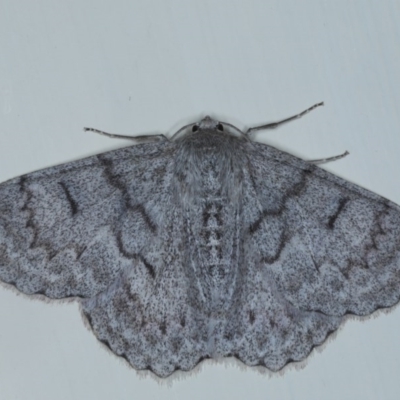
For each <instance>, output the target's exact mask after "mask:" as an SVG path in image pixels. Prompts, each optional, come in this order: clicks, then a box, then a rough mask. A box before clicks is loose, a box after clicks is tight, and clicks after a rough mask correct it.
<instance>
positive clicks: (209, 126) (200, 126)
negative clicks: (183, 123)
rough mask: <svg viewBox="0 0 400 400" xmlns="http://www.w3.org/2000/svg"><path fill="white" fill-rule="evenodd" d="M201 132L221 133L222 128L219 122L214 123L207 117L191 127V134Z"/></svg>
mask: <svg viewBox="0 0 400 400" xmlns="http://www.w3.org/2000/svg"><path fill="white" fill-rule="evenodd" d="M202 130H208V131H218V132H223V131H224V126H223V125H222V124H221V122H219V121H216V120H215V119H212V118H211V117H209V116H208V115H207V116H206V117H204V118H203V119H202V120H201V121H200V122H198V123H197V124H194V125H192V132H198V131H202Z"/></svg>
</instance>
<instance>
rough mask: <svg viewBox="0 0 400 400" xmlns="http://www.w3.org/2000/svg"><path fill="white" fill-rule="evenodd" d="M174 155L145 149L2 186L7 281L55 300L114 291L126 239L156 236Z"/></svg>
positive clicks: (1, 271) (1, 263)
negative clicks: (157, 202)
mask: <svg viewBox="0 0 400 400" xmlns="http://www.w3.org/2000/svg"><path fill="white" fill-rule="evenodd" d="M171 151H173V148H172V145H171V144H169V143H166V142H160V143H155V144H154V143H151V144H142V145H137V146H132V147H128V148H124V149H119V150H116V151H112V152H109V153H104V154H100V155H97V156H93V157H89V158H86V159H83V160H79V161H74V162H71V163H67V164H64V165H59V166H56V167H52V168H48V169H44V170H41V171H37V172H34V173H31V174H27V175H24V176H21V177H19V178H15V179H11V180H9V181H7V182H4V183H2V184H1V185H0V280H2V281H4V282H6V283H9V284H12V285H15V286H16V288H17V289H19V290H20V291H21V292H24V293H27V294H43V295H45V296H47V297H50V298H65V297H73V296H77V297H83V298H86V297H91V296H93V295H96V294H97V293H99V292H101V291H103V290H104V289H105V288H107V287H108V286H109V285H110V284H111V283H112V282H113V281H114V280H115V279H116V278H117V276H118V274H119V273H120V271H121V270H122V269H124V268H125V267H126V266H127V265H128V264H129V262H128V261H127V260H126V258H125V257H124V255H123V252H124V250H123V248H122V241H123V239H124V236H125V235H127V234H129V235H130V237H129V240H130V246H131V247H135V246H136V247H137V248H139V247H140V246H143V245H144V243H146V241H147V240H149V238H150V237H151V236H153V235H154V234H155V233H156V231H157V219H156V217H154V215H153V214H154V213H155V212H156V210H155V209H152V207H153V202H152V198H153V195H154V192H156V191H158V190H160V187H161V185H162V183H160V182H162V181H163V179H164V177H163V176H162V175H163V171H164V170H165V169H166V168H167V164H168V160H169V157H170V153H171ZM157 185H158V186H157ZM126 224H131V225H132V226H133V228H134V229H133V230H132V231H131V232H127V231H126V230H127V229H129V227H127V225H126Z"/></svg>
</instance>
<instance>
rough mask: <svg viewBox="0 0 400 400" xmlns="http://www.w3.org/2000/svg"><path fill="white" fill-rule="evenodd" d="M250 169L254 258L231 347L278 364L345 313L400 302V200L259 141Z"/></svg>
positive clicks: (297, 354)
mask: <svg viewBox="0 0 400 400" xmlns="http://www.w3.org/2000/svg"><path fill="white" fill-rule="evenodd" d="M247 174H248V175H247V178H246V185H247V193H248V194H249V195H248V196H247V198H246V199H245V200H244V210H245V213H247V214H246V217H245V218H244V219H245V221H248V223H247V226H245V227H244V229H245V241H244V242H245V251H246V254H245V259H246V260H247V264H246V266H245V268H244V270H245V273H243V278H242V279H243V285H242V288H241V289H240V291H238V296H237V298H238V299H239V300H238V302H237V304H236V306H235V307H234V308H233V311H232V321H233V322H231V323H230V324H229V326H228V327H227V332H228V333H230V334H232V335H233V336H234V337H235V340H234V345H233V347H232V350H231V351H232V353H234V354H235V355H237V356H238V357H239V358H240V359H242V360H243V361H244V362H246V363H248V364H263V365H266V366H267V367H269V368H271V369H273V370H277V369H280V368H282V367H283V366H284V365H285V364H286V363H287V362H289V361H293V360H296V361H297V360H301V359H303V358H305V357H306V356H307V355H308V353H309V352H310V351H311V349H312V348H313V347H314V346H315V345H318V344H320V343H321V342H323V341H324V340H325V338H326V336H327V335H328V334H329V333H330V332H332V331H334V330H335V329H337V327H338V326H339V324H340V322H341V319H342V317H343V316H344V315H345V314H346V313H352V314H357V315H367V314H370V313H372V312H373V311H374V310H376V309H378V308H381V307H390V306H392V305H394V304H396V303H397V302H398V300H399V296H400V259H399V257H400V207H398V206H397V205H395V204H394V203H392V202H390V201H388V200H386V199H384V198H382V197H380V196H378V195H376V194H374V193H371V192H369V191H368V190H365V189H363V188H360V187H358V186H357V185H354V184H352V183H350V182H347V181H345V180H343V179H341V178H339V177H336V176H334V175H332V174H330V173H328V172H326V171H324V170H323V169H321V168H319V167H317V166H315V165H311V164H309V163H307V162H305V161H302V160H300V159H298V158H296V157H293V156H291V155H289V154H286V153H283V152H280V151H278V150H276V149H274V148H272V147H269V146H266V145H263V144H259V143H253V144H252V147H249V155H248V170H247ZM235 314H236V315H237V317H236V319H234V315H235Z"/></svg>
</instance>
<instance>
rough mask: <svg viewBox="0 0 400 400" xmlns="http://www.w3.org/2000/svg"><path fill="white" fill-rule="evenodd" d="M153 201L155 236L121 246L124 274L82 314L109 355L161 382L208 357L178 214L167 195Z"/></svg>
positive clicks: (84, 303) (203, 319) (204, 323)
mask: <svg viewBox="0 0 400 400" xmlns="http://www.w3.org/2000/svg"><path fill="white" fill-rule="evenodd" d="M172 186H173V185H172ZM164 197H165V198H166V199H168V204H166V203H165V202H164ZM157 200H158V202H162V203H163V204H164V205H165V207H164V208H163V210H162V214H161V215H160V217H159V218H160V220H159V221H160V227H162V229H160V230H159V234H158V235H157V236H154V237H153V240H151V241H150V242H149V243H148V245H147V246H146V247H145V248H142V249H140V250H138V249H134V248H129V244H128V243H125V244H124V247H125V250H124V257H125V258H126V259H127V260H128V261H129V262H130V265H129V268H126V269H125V270H124V271H123V273H122V274H120V275H119V277H118V279H116V280H115V282H114V283H113V284H112V285H110V286H109V287H108V288H107V290H106V291H104V292H102V293H100V294H99V295H97V296H96V297H93V298H91V299H85V300H83V301H82V309H83V312H84V315H85V316H86V318H87V320H88V321H89V323H90V325H91V327H92V330H93V331H94V333H95V334H96V336H97V338H98V339H99V340H100V341H101V342H103V343H104V344H105V345H106V346H108V347H109V348H110V349H111V351H113V352H114V353H115V354H117V355H118V356H121V357H124V358H125V359H126V360H127V361H128V362H129V363H130V364H131V365H132V366H133V367H134V368H136V369H139V370H146V369H147V370H151V371H152V372H154V373H155V374H157V375H158V376H160V377H166V376H168V375H170V374H171V373H172V372H174V371H175V370H177V369H181V370H185V371H188V370H190V369H192V368H193V367H194V366H195V365H196V364H197V363H198V362H199V361H201V360H202V359H203V358H204V357H207V356H208V353H207V340H208V330H207V328H208V319H209V317H207V316H205V315H204V313H203V312H202V309H201V306H199V304H198V301H197V299H198V298H199V297H200V295H199V290H198V288H197V287H196V286H195V282H196V279H195V276H193V272H191V270H190V268H188V265H189V260H188V257H187V254H189V253H188V251H187V248H188V244H189V238H188V237H187V234H186V232H185V224H184V223H183V216H182V209H181V207H179V206H178V207H177V206H176V202H174V201H171V200H173V196H171V192H170V191H168V190H166V191H164V192H163V193H162V195H160V196H159V197H158V198H157ZM177 203H178V204H179V201H178V202H177ZM132 229H135V227H134V226H133V225H132Z"/></svg>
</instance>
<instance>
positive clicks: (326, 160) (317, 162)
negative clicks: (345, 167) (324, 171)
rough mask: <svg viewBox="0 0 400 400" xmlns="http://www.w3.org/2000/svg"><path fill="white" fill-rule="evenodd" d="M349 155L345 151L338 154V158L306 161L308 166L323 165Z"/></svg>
mask: <svg viewBox="0 0 400 400" xmlns="http://www.w3.org/2000/svg"><path fill="white" fill-rule="evenodd" d="M349 154H350V153H349V152H348V151H347V150H346V151H345V152H344V153H343V154H339V155H338V156H333V157H328V158H320V159H318V160H307V162H308V163H310V164H325V163H328V162H331V161H336V160H340V159H341V158H344V157H346V156H347V155H349Z"/></svg>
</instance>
